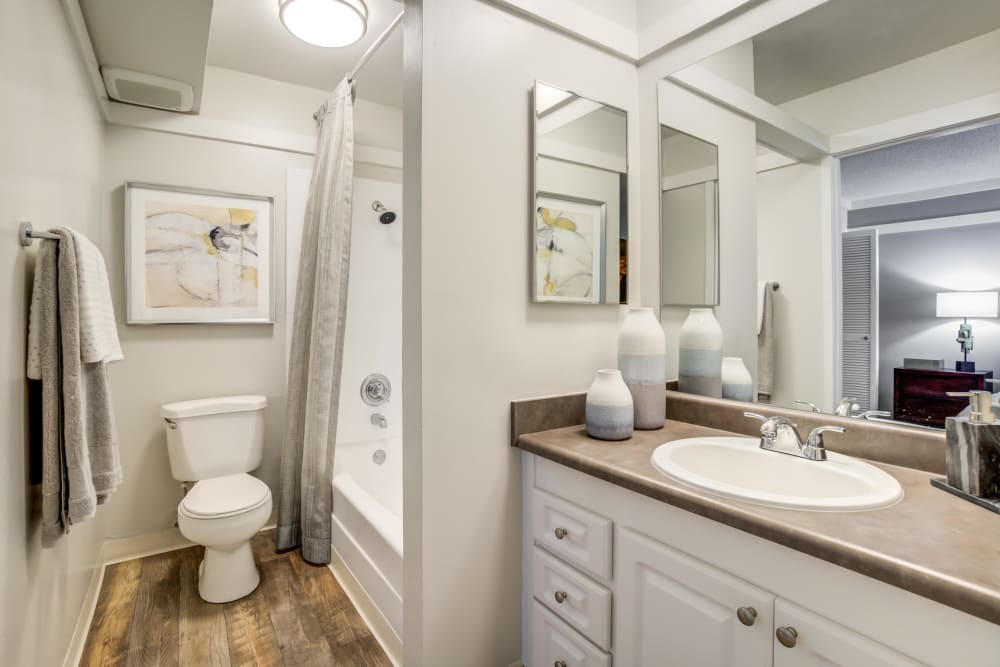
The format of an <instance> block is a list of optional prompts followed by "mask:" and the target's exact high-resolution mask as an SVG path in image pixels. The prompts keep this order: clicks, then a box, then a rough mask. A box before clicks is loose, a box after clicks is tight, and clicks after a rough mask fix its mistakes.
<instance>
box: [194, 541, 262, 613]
mask: <svg viewBox="0 0 1000 667" xmlns="http://www.w3.org/2000/svg"><path fill="white" fill-rule="evenodd" d="M259 583H260V571H259V570H258V569H257V564H256V563H255V562H254V559H253V551H252V550H251V549H250V543H249V542H243V543H242V544H237V545H233V546H228V547H205V558H204V559H203V560H202V561H201V565H199V566H198V595H200V596H201V599H202V600H204V601H205V602H215V603H222V602H232V601H233V600H239V599H240V598H242V597H246V596H247V595H250V594H251V593H253V592H254V591H255V590H257V585H258V584H259Z"/></svg>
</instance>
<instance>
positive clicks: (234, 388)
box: [100, 126, 312, 539]
mask: <svg viewBox="0 0 1000 667" xmlns="http://www.w3.org/2000/svg"><path fill="white" fill-rule="evenodd" d="M106 151H107V155H106V159H105V163H104V170H103V172H104V174H103V184H102V201H101V203H102V204H103V215H102V218H101V226H102V232H103V233H102V235H101V237H102V238H101V244H100V245H101V250H102V251H103V253H104V256H105V258H106V260H107V264H108V271H109V274H110V279H111V286H112V297H113V298H114V301H115V304H116V306H118V308H117V313H116V314H117V316H118V321H119V335H120V338H121V341H122V348H123V351H124V353H125V361H123V362H121V363H118V364H115V365H113V366H112V367H111V373H110V375H111V389H112V392H113V393H114V396H115V412H116V415H117V417H118V431H119V435H120V441H121V445H120V446H121V457H122V466H123V468H124V472H125V481H124V482H123V484H122V486H121V488H120V490H119V491H118V494H117V496H116V498H115V500H116V502H115V503H113V504H111V505H109V507H108V509H107V522H106V537H108V538H109V539H110V538H118V537H127V536H132V535H141V534H144V533H152V532H157V531H161V530H165V529H168V528H170V527H172V526H173V525H174V521H175V520H176V513H177V502H178V501H179V500H180V487H179V485H178V483H177V482H176V481H175V480H174V479H173V477H172V476H171V474H170V466H169V459H168V457H167V450H166V437H165V434H164V430H163V420H162V419H161V418H160V416H159V406H160V405H162V404H163V403H166V402H170V401H177V400H184V399H189V398H199V397H205V396H224V395H227V394H247V393H261V394H266V395H267V397H268V401H269V405H268V408H267V411H266V412H265V419H266V424H267V426H266V430H265V445H264V462H263V465H262V466H261V468H260V470H259V471H258V473H257V474H258V476H259V477H260V478H261V479H263V480H264V481H265V482H267V483H268V484H269V485H270V486H271V488H272V492H276V491H277V487H276V482H277V479H278V469H279V466H280V451H281V438H282V434H283V428H284V426H283V425H284V409H285V374H286V371H287V368H286V363H285V327H284V321H285V320H284V317H285V299H284V294H285V273H284V249H285V245H284V239H285V227H284V212H285V205H284V196H285V171H286V169H288V168H289V167H294V168H302V169H308V168H311V162H312V159H311V158H309V157H306V156H303V155H295V154H291V153H285V152H282V151H274V150H268V149H263V148H255V147H251V146H242V145H236V144H229V143H225V142H220V141H210V140H205V139H196V138H192V137H183V136H178V135H172V134H164V133H160V132H151V131H148V130H140V129H134V128H126V127H119V126H109V127H108V132H107V147H106ZM125 180H134V181H144V182H149V183H163V184H168V185H179V186H192V187H200V188H208V189H213V190H222V191H225V192H235V193H245V194H254V195H265V196H272V197H274V223H275V233H274V239H275V244H274V265H273V266H274V269H273V271H274V273H273V275H274V280H273V282H274V288H275V290H276V294H277V307H276V317H277V324H275V325H273V326H271V325H189V324H183V325H169V326H168V325H157V326H139V325H133V326H128V325H126V324H125V323H124V316H125V312H124V307H121V306H122V305H123V304H124V303H125V293H124V290H125V277H124V267H123V258H124V252H125V251H124V245H123V244H124V240H123V237H122V235H121V233H120V230H121V229H122V226H123V200H124V194H123V187H122V183H123V182H124V181H125Z"/></svg>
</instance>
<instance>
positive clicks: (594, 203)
mask: <svg viewBox="0 0 1000 667" xmlns="http://www.w3.org/2000/svg"><path fill="white" fill-rule="evenodd" d="M534 127H535V156H534V158H535V159H534V165H535V168H534V174H533V175H534V188H533V191H534V200H533V206H532V209H533V211H534V214H533V216H532V217H533V219H532V223H531V224H532V238H533V243H534V248H533V250H532V252H533V253H534V261H533V263H532V264H533V267H532V268H533V270H534V277H533V280H532V282H533V291H532V294H531V298H532V300H533V301H536V302H545V303H550V302H563V303H566V302H568V303H591V304H598V303H623V302H624V300H625V294H626V288H627V274H628V267H627V255H626V252H627V243H628V205H627V203H628V191H627V184H628V166H627V165H628V155H627V142H626V114H625V112H624V111H622V110H621V109H616V108H614V107H610V106H607V105H606V104H601V103H600V102H595V101H593V100H588V99H586V98H583V97H580V96H578V95H574V94H573V93H570V92H568V91H565V90H560V89H558V88H554V87H552V86H549V85H546V84H544V83H536V84H535V114H534Z"/></svg>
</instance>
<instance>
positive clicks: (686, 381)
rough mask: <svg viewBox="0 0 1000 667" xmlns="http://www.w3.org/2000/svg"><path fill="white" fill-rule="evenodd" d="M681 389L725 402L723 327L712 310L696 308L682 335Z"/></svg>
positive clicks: (687, 320) (688, 319) (679, 387)
mask: <svg viewBox="0 0 1000 667" xmlns="http://www.w3.org/2000/svg"><path fill="white" fill-rule="evenodd" d="M679 339H680V340H679V342H680V355H679V357H678V364H677V376H678V377H677V385H678V387H677V388H678V389H680V390H681V391H683V392H687V393H689V394H701V395H702V396H713V397H715V398H722V327H720V326H719V323H718V322H717V321H716V319H715V315H714V314H713V313H712V309H711V308H692V309H691V312H690V313H689V314H688V316H687V319H686V320H684V324H683V325H682V326H681V331H680V337H679Z"/></svg>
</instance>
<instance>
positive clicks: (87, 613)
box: [63, 546, 105, 667]
mask: <svg viewBox="0 0 1000 667" xmlns="http://www.w3.org/2000/svg"><path fill="white" fill-rule="evenodd" d="M103 552H104V548H103V546H102V547H101V550H100V552H99V553H98V558H99V561H98V565H97V567H95V568H94V573H93V574H92V575H91V577H90V585H89V586H88V587H87V595H86V596H84V598H83V606H82V607H80V617H79V618H77V619H76V626H75V627H74V628H73V636H72V637H70V640H69V647H68V648H67V649H66V657H65V658H64V659H63V667H78V665H79V664H80V660H81V659H82V658H83V649H84V648H85V647H86V645H87V634H88V633H89V632H90V623H91V621H93V620H94V612H95V611H96V610H97V599H98V597H100V594H101V584H103V583H104V567H105V566H104V562H103Z"/></svg>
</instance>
